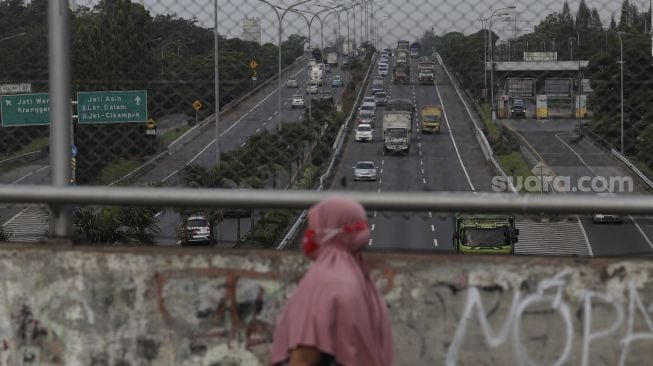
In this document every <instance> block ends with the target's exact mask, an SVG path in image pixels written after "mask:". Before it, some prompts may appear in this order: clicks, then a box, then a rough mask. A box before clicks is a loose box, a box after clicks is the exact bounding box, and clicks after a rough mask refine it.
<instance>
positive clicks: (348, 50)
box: [342, 42, 354, 55]
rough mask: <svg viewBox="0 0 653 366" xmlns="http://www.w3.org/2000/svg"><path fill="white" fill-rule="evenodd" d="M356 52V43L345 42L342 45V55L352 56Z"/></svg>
mask: <svg viewBox="0 0 653 366" xmlns="http://www.w3.org/2000/svg"><path fill="white" fill-rule="evenodd" d="M353 52H354V43H353V42H344V43H343V44H342V54H343V55H351V54H352V53H353Z"/></svg>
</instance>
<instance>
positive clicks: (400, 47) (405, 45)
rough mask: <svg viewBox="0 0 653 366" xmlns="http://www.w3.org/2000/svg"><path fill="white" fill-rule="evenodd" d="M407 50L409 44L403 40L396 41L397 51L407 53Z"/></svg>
mask: <svg viewBox="0 0 653 366" xmlns="http://www.w3.org/2000/svg"><path fill="white" fill-rule="evenodd" d="M409 48H410V42H408V41H406V40H403V39H402V40H399V41H397V50H398V51H402V50H403V51H406V52H408V49H409Z"/></svg>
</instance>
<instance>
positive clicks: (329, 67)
mask: <svg viewBox="0 0 653 366" xmlns="http://www.w3.org/2000/svg"><path fill="white" fill-rule="evenodd" d="M324 72H326V73H327V74H330V73H331V66H329V65H328V64H325V65H324Z"/></svg>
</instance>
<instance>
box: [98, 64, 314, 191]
mask: <svg viewBox="0 0 653 366" xmlns="http://www.w3.org/2000/svg"><path fill="white" fill-rule="evenodd" d="M305 58H306V55H302V56H300V57H298V58H297V59H296V60H295V61H294V62H293V63H292V64H290V65H288V66H286V67H285V68H284V69H282V70H281V72H282V73H283V72H286V71H288V69H290V68H292V67H295V66H297V63H299V62H300V61H302V60H303V59H305ZM277 75H278V74H274V75H273V76H271V77H269V78H268V79H266V80H265V81H264V82H262V83H261V84H259V85H258V86H257V87H256V88H254V89H252V90H250V91H249V92H247V93H246V94H245V95H242V96H241V97H239V98H237V99H234V100H232V101H231V102H229V103H227V104H226V105H224V106H223V107H222V109H221V110H220V115H221V116H222V115H223V114H225V113H227V112H228V111H230V110H231V109H233V108H234V107H235V106H237V105H238V104H240V103H242V102H243V101H244V100H245V99H247V98H249V97H251V96H252V95H253V94H255V93H256V92H257V91H258V90H260V88H262V87H263V86H265V85H267V84H269V83H270V82H271V81H272V80H276V78H277ZM214 120H215V113H213V114H211V115H209V116H208V117H206V118H205V119H204V120H202V122H200V123H198V124H197V125H196V126H193V128H191V129H189V130H188V131H186V132H185V133H184V134H183V135H181V136H179V137H178V138H177V139H175V140H174V141H172V142H171V143H170V144H168V146H167V147H166V148H165V150H164V151H163V152H161V153H159V154H158V155H156V156H155V157H153V158H152V159H150V160H148V161H147V162H146V163H144V164H143V165H141V166H139V167H138V168H136V169H134V170H132V171H131V172H129V173H127V174H125V175H124V176H122V177H120V178H119V179H117V180H115V181H114V182H112V183H110V184H109V186H114V185H116V184H119V183H123V182H125V181H128V180H129V179H132V178H135V177H137V176H139V174H141V173H143V172H145V171H146V170H147V168H149V167H150V166H152V165H154V164H156V163H157V162H158V161H159V160H161V159H162V158H164V157H165V156H166V155H172V154H173V153H174V152H175V151H177V150H178V149H181V148H182V147H183V146H185V145H186V143H187V142H183V141H186V140H191V139H193V138H194V137H196V136H197V135H199V134H200V133H201V132H202V128H203V127H205V126H208V125H210V123H211V122H213V121H214Z"/></svg>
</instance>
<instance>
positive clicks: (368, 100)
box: [363, 95, 376, 108]
mask: <svg viewBox="0 0 653 366" xmlns="http://www.w3.org/2000/svg"><path fill="white" fill-rule="evenodd" d="M365 103H372V104H374V108H376V102H375V101H374V96H373V95H372V96H369V97H364V98H363V104H365Z"/></svg>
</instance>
